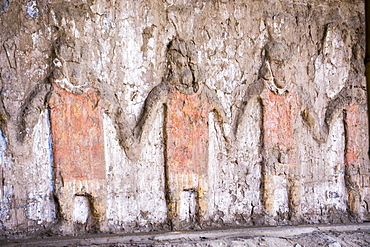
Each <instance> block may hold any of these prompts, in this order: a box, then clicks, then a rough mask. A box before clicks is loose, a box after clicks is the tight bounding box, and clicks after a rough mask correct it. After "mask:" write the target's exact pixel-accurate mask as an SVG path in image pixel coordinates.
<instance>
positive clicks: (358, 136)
mask: <svg viewBox="0 0 370 247" xmlns="http://www.w3.org/2000/svg"><path fill="white" fill-rule="evenodd" d="M366 120H367V115H366V114H364V113H362V114H361V112H360V111H359V106H358V105H354V104H351V105H350V106H349V107H348V108H347V114H346V119H345V121H346V124H347V126H346V134H347V147H346V165H354V166H360V165H361V164H364V163H365V161H364V157H365V156H366V155H367V154H366V152H367V149H366V148H365V147H364V146H365V145H364V141H366V137H365V135H366V131H367V129H364V126H366V123H367V121H366Z"/></svg>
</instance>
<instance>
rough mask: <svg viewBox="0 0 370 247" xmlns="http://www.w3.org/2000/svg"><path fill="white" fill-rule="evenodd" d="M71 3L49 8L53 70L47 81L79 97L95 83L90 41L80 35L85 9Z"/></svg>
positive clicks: (85, 20) (84, 29) (84, 30)
mask: <svg viewBox="0 0 370 247" xmlns="http://www.w3.org/2000/svg"><path fill="white" fill-rule="evenodd" d="M78 6H79V8H76V6H75V5H74V4H72V3H61V4H55V5H53V8H52V11H53V12H54V15H55V17H56V18H55V23H54V25H55V28H56V30H58V32H56V39H55V43H54V58H53V67H54V71H53V74H52V76H51V79H52V80H54V82H55V83H57V84H59V86H61V87H62V88H64V89H66V90H68V91H70V92H72V93H75V94H81V93H83V91H85V90H86V89H87V88H89V87H90V85H91V83H93V82H94V81H95V80H96V77H97V73H96V71H95V69H94V68H93V64H94V61H95V59H94V57H93V53H92V50H93V49H92V48H91V44H90V43H91V42H90V43H89V42H86V41H85V39H84V36H86V33H87V31H88V28H89V26H88V23H90V22H88V20H89V16H90V15H89V12H88V11H87V7H86V6H85V5H84V4H83V5H78Z"/></svg>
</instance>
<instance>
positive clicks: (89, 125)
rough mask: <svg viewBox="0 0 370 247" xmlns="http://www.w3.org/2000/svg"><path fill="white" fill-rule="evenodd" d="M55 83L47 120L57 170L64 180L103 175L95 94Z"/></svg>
mask: <svg viewBox="0 0 370 247" xmlns="http://www.w3.org/2000/svg"><path fill="white" fill-rule="evenodd" d="M53 86H54V93H55V94H54V95H53V96H52V97H51V99H50V102H49V105H50V120H51V128H52V138H53V155H54V166H55V169H56V171H55V172H56V174H60V175H62V177H63V179H64V180H72V179H77V180H78V179H88V180H90V179H104V178H105V165H104V164H105V162H104V140H103V126H102V115H101V109H100V107H99V106H98V105H97V102H98V96H97V94H96V92H94V90H92V89H89V91H88V92H86V93H85V94H83V95H75V94H72V93H70V92H67V91H66V90H64V89H62V88H60V87H59V86H57V85H55V84H54V85H53Z"/></svg>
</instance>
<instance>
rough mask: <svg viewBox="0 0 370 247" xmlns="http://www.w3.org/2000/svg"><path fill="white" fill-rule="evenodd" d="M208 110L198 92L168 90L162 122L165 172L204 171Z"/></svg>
mask: <svg viewBox="0 0 370 247" xmlns="http://www.w3.org/2000/svg"><path fill="white" fill-rule="evenodd" d="M209 113H210V105H209V103H208V102H202V100H201V97H200V94H199V92H198V93H195V94H191V95H186V94H183V93H181V92H179V91H178V90H173V91H171V92H170V94H169V100H168V109H167V121H166V134H167V168H168V172H170V173H195V174H206V173H207V167H208V137H209V133H208V131H209V128H208V115H209Z"/></svg>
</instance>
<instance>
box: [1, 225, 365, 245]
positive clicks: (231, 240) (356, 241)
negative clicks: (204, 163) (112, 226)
mask: <svg viewBox="0 0 370 247" xmlns="http://www.w3.org/2000/svg"><path fill="white" fill-rule="evenodd" d="M0 246H143V247H144V246H279V247H284V246H293V247H299V246H310V247H311V246H330V247H339V246H343V247H344V246H370V223H364V224H349V225H315V226H284V227H259V228H234V229H222V230H209V231H189V232H162V233H145V234H143V233H139V234H130V235H129V234H122V235H113V234H112V235H108V234H105V235H89V236H79V237H62V238H44V239H40V238H35V239H22V240H0Z"/></svg>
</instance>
